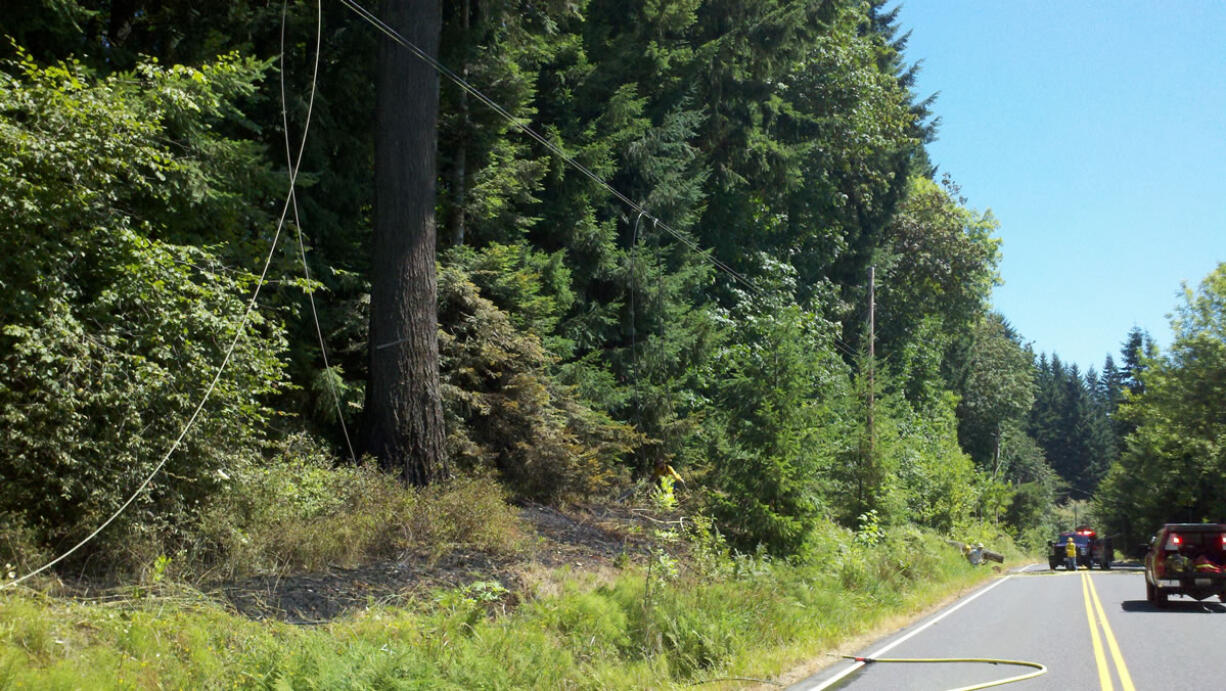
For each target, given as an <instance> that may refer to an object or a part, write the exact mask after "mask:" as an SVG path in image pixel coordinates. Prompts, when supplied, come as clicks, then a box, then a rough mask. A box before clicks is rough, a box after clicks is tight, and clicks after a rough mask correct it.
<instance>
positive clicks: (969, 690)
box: [842, 655, 1047, 691]
mask: <svg viewBox="0 0 1226 691" xmlns="http://www.w3.org/2000/svg"><path fill="white" fill-rule="evenodd" d="M842 657H844V658H846V659H848V660H855V661H856V662H860V663H863V664H865V665H868V664H872V663H874V662H918V663H936V662H985V663H987V664H991V665H1017V666H1019V667H1033V668H1034V669H1035V671H1033V672H1027V673H1026V674H1019V675H1018V676H1016V677H1009V678H1007V679H998V680H996V681H989V682H985V683H983V684H975V685H973V686H960V687H958V688H956V689H950V691H974V690H975V689H988V688H991V687H993V686H1004V685H1005V684H1012V683H1013V682H1015V681H1024V680H1026V679H1033V678H1035V677H1037V676H1040V675H1043V674H1046V673H1047V667H1046V665H1043V664H1040V663H1038V662H1027V661H1026V660H1002V659H997V658H991V657H857V656H855V655H843V656H842Z"/></svg>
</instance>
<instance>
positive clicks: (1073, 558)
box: [1064, 535, 1077, 571]
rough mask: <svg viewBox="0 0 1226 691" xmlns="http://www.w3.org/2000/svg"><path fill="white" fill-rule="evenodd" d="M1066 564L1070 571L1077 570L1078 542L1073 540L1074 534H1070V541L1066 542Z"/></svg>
mask: <svg viewBox="0 0 1226 691" xmlns="http://www.w3.org/2000/svg"><path fill="white" fill-rule="evenodd" d="M1064 565H1065V566H1067V567H1068V570H1069V571H1076V570H1077V543H1076V542H1073V536H1072V535H1070V536H1069V538H1068V542H1066V543H1064Z"/></svg>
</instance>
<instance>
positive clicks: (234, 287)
mask: <svg viewBox="0 0 1226 691" xmlns="http://www.w3.org/2000/svg"><path fill="white" fill-rule="evenodd" d="M6 69H7V71H5V72H0V115H2V116H3V117H2V119H0V160H3V161H4V163H3V164H2V165H0V209H2V210H3V211H2V212H0V275H3V276H4V279H3V283H0V291H2V300H0V302H2V303H3V306H2V307H0V311H2V314H3V318H2V321H3V323H4V327H3V332H2V333H0V419H3V420H4V424H3V431H2V432H0V439H2V441H0V443H2V445H3V447H4V451H3V458H2V459H0V460H2V463H0V479H2V484H3V488H4V489H3V491H0V511H3V512H8V513H10V514H11V515H18V516H22V517H23V520H24V521H26V522H27V523H29V524H30V525H31V526H33V527H34V528H36V529H37V530H38V531H40V540H42V541H45V542H52V541H54V542H59V541H61V540H65V539H76V538H79V537H81V536H82V535H83V534H84V533H85V532H86V531H88V530H89V529H90V528H91V527H92V526H93V525H95V524H97V523H99V522H100V521H101V519H102V518H103V517H105V516H106V515H108V514H109V513H110V512H111V511H113V510H114V509H115V508H117V507H118V506H119V504H120V503H121V502H122V501H123V500H124V498H126V497H127V496H128V494H129V493H131V492H132V491H133V490H135V489H136V487H137V484H138V483H139V481H140V479H141V478H142V477H144V476H145V475H146V474H148V472H149V471H150V470H151V469H152V468H153V467H154V465H155V464H156V463H157V462H158V461H159V459H160V458H161V457H162V456H163V455H164V454H166V453H167V452H168V451H169V449H170V448H171V445H172V444H173V443H174V441H175V439H176V437H177V436H178V434H179V432H180V431H181V430H182V429H183V428H184V426H185V425H186V423H187V420H188V418H189V416H190V415H191V413H192V411H193V409H194V407H195V406H196V405H197V404H198V403H199V401H200V400H201V399H202V398H203V397H204V394H205V391H206V389H208V388H209V385H210V382H211V380H212V378H213V376H214V373H215V372H217V371H218V369H219V367H220V366H221V364H222V361H223V358H224V356H225V355H226V350H227V347H228V345H229V343H230V341H231V339H232V338H233V337H234V333H235V329H237V328H238V326H239V323H240V319H241V318H242V315H243V313H244V310H245V307H246V303H247V300H248V298H249V296H250V293H251V291H252V289H253V287H254V281H255V278H254V277H253V276H251V275H250V274H247V273H244V272H240V271H233V270H230V269H227V268H226V267H225V266H224V265H223V264H222V263H221V262H220V261H219V258H220V257H221V256H223V255H224V254H226V253H225V252H223V251H221V250H220V249H217V248H208V247H201V246H192V245H180V244H174V243H175V242H182V241H188V240H193V239H194V240H197V241H198V240H200V239H201V237H202V236H205V235H207V236H208V237H209V238H211V239H212V241H213V242H219V241H223V240H237V239H239V238H240V237H253V236H255V235H257V234H259V233H262V232H263V231H268V230H271V228H270V227H269V219H268V218H267V216H266V215H264V213H263V212H262V211H258V209H260V208H261V205H260V202H261V201H263V199H264V198H263V196H262V190H263V189H264V188H265V187H267V183H268V180H267V179H266V178H265V177H264V175H265V169H264V167H263V166H262V165H261V164H260V163H259V161H258V158H257V156H256V154H257V151H256V150H255V149H253V148H252V147H251V146H249V145H248V144H246V143H243V142H241V141H236V140H231V139H227V138H226V137H225V136H223V135H221V134H219V132H218V130H220V129H224V127H225V126H226V125H227V124H232V123H234V122H235V121H236V120H239V119H241V116H240V114H239V113H238V112H237V111H236V110H235V109H234V106H233V102H234V100H236V99H239V98H241V97H242V96H243V95H245V94H247V93H249V92H250V90H251V89H252V88H253V86H252V85H253V83H254V81H255V80H256V79H258V78H259V76H260V74H261V73H262V71H263V66H262V65H260V64H259V63H257V62H254V61H251V60H244V59H240V58H237V57H233V56H231V57H228V58H224V59H222V60H219V61H218V62H216V63H213V64H210V65H207V66H204V67H202V68H200V69H191V68H186V67H173V68H165V69H164V68H161V67H158V66H157V65H156V64H154V63H143V64H141V65H140V66H139V67H138V68H137V69H136V70H135V71H134V72H132V73H128V74H122V75H114V76H111V77H107V78H104V79H94V78H91V77H90V76H89V74H88V73H87V71H86V70H85V69H84V68H83V67H81V66H80V65H78V64H75V63H69V64H60V65H54V66H50V67H40V66H38V65H36V64H35V63H34V62H33V61H32V60H31V59H30V58H29V57H28V56H25V55H24V54H23V57H22V59H21V62H20V63H19V64H13V63H9V64H8V65H7V66H6ZM261 242H263V240H261ZM285 347H286V341H285V335H284V331H283V329H282V327H281V325H280V320H279V319H278V317H277V316H276V315H275V314H270V313H267V312H261V311H255V312H253V313H252V314H251V316H250V318H249V319H248V322H247V325H246V327H245V330H244V332H243V336H242V337H241V338H239V339H238V342H237V346H236V348H235V350H234V353H233V356H232V357H231V358H230V361H229V364H228V367H227V368H226V369H225V371H224V373H223V376H222V377H221V378H220V380H219V381H218V382H217V386H216V387H215V388H214V389H213V391H212V396H211V398H210V401H209V404H208V405H207V406H206V408H205V410H204V411H203V413H202V415H201V416H200V418H199V420H198V423H197V425H196V426H195V428H194V429H193V430H192V433H191V434H190V435H189V436H188V437H186V438H185V439H184V443H183V445H182V447H181V448H180V449H179V450H178V451H177V452H176V453H175V454H174V455H173V456H172V457H171V459H170V461H169V463H168V464H167V467H166V471H167V472H165V473H164V474H163V475H162V477H161V478H160V481H159V482H158V483H157V484H156V485H155V486H154V488H153V489H152V491H150V492H146V493H145V494H144V495H143V496H141V497H140V499H139V501H138V502H137V503H136V504H135V506H133V507H132V509H131V510H130V511H129V512H128V513H127V514H126V515H125V520H126V521H128V522H131V521H133V520H138V521H140V522H141V523H142V524H144V528H145V529H147V530H154V531H156V530H162V529H168V530H174V529H175V526H177V525H178V524H179V523H180V520H181V519H183V518H184V517H185V516H187V515H188V514H189V513H190V512H191V511H193V510H194V507H195V506H196V505H197V504H198V502H200V501H202V500H203V499H205V498H207V497H208V496H209V494H211V493H212V492H213V491H215V490H216V489H217V486H218V471H219V470H221V469H223V468H232V467H235V466H236V465H240V464H242V463H244V462H247V461H248V460H250V458H251V457H252V454H253V453H254V452H255V451H256V450H257V449H258V445H259V444H260V440H261V438H262V436H263V434H264V430H265V427H266V425H267V423H268V422H269V420H270V418H271V417H272V416H273V415H274V412H273V411H272V410H271V409H270V408H269V407H268V406H267V405H266V401H267V397H268V396H269V395H270V394H273V393H275V392H277V391H279V390H281V389H282V387H283V386H284V377H283V374H282V371H283V365H282V363H281V361H280V359H279V358H280V355H281V353H283V352H284V349H285ZM149 512H152V513H153V515H156V516H158V519H157V520H156V521H149V520H148V519H147V516H148V515H149ZM138 517H141V518H138ZM119 534H122V533H116V532H114V531H112V532H111V533H110V535H109V536H108V538H107V539H110V540H115V539H117V537H116V536H117V535H119Z"/></svg>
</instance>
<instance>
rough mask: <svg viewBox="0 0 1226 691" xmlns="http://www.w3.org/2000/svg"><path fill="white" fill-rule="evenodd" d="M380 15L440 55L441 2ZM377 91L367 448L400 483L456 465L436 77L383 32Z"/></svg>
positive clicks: (387, 5)
mask: <svg viewBox="0 0 1226 691" xmlns="http://www.w3.org/2000/svg"><path fill="white" fill-rule="evenodd" d="M383 20H384V21H385V22H387V23H388V24H389V25H390V26H391V27H392V28H394V29H396V30H397V31H398V32H400V34H401V35H402V36H404V37H405V38H406V39H408V40H409V41H411V42H412V43H414V44H415V45H417V46H418V47H419V48H421V49H422V50H423V51H425V52H427V53H428V54H430V55H437V54H438V45H439V32H440V30H441V25H442V11H441V5H440V0H385V1H384V2H383ZM376 90H377V93H378V102H377V105H376V112H375V227H374V238H373V242H372V249H373V253H374V256H373V261H372V264H371V295H370V341H369V343H370V345H369V348H370V380H369V383H368V385H367V388H366V415H365V418H366V449H367V451H369V452H370V453H371V454H373V455H374V456H375V457H376V458H378V459H379V463H380V465H381V466H382V467H383V468H384V469H386V470H389V471H393V472H398V473H399V474H400V477H401V479H402V480H403V481H404V482H406V483H411V484H414V485H426V484H429V483H431V482H434V481H436V480H440V479H443V478H446V477H447V476H448V475H449V472H450V470H449V467H448V464H447V459H446V456H445V449H444V439H445V436H444V429H443V409H442V402H441V399H440V396H439V354H438V305H437V297H438V282H437V280H438V279H437V277H436V275H435V270H434V261H435V232H436V231H435V220H434V198H435V175H436V170H435V168H436V163H435V159H436V153H435V150H436V130H437V120H438V75H437V73H435V71H434V70H433V68H431V67H430V66H429V65H427V64H426V63H424V62H422V61H421V60H420V59H418V58H417V57H415V56H414V55H413V54H412V53H411V52H410V51H409V50H408V49H406V48H404V47H403V46H400V45H398V44H396V43H395V42H393V41H392V40H391V39H389V38H386V37H384V38H382V39H381V40H380V44H379V58H378V67H377V76H376Z"/></svg>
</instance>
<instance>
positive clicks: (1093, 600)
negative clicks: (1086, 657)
mask: <svg viewBox="0 0 1226 691" xmlns="http://www.w3.org/2000/svg"><path fill="white" fill-rule="evenodd" d="M1081 594H1082V596H1083V597H1084V598H1085V603H1086V619H1087V620H1088V621H1089V622H1090V640H1091V641H1092V642H1093V643H1094V661H1095V662H1096V663H1097V664H1098V682H1099V684H1100V685H1101V686H1102V688H1103V691H1115V686H1114V685H1113V684H1112V681H1111V668H1110V667H1109V666H1108V665H1107V656H1106V655H1104V654H1103V642H1102V639H1101V638H1100V637H1099V635H1098V628H1099V626H1100V625H1101V626H1102V630H1103V633H1102V638H1106V639H1107V648H1108V649H1109V650H1110V651H1111V659H1112V660H1114V661H1115V669H1116V672H1118V673H1119V676H1120V687H1122V688H1123V691H1136V687H1135V686H1133V685H1132V675H1130V674H1128V665H1126V664H1124V656H1123V655H1121V654H1120V646H1119V644H1118V643H1116V642H1115V634H1114V633H1112V632H1111V625H1110V624H1108V623H1107V613H1106V612H1104V611H1103V603H1102V602H1100V601H1099V599H1098V591H1097V590H1095V589H1094V581H1092V580H1090V574H1089V573H1088V572H1086V573H1082V574H1081ZM1096 616H1097V620H1096V619H1095V617H1096Z"/></svg>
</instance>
